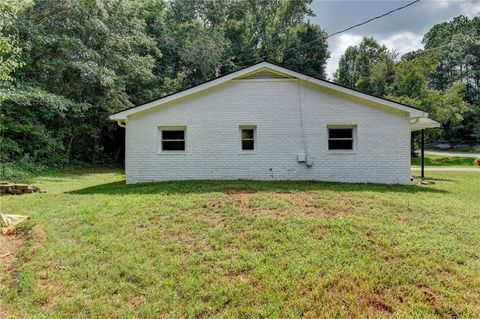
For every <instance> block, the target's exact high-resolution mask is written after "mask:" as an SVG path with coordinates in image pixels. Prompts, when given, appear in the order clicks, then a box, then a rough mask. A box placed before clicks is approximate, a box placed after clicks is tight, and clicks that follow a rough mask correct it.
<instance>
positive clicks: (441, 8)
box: [309, 0, 480, 79]
mask: <svg viewBox="0 0 480 319" xmlns="http://www.w3.org/2000/svg"><path fill="white" fill-rule="evenodd" d="M411 1H412V0H410V1H402V0H369V1H351V0H313V2H312V4H311V5H310V8H311V9H312V10H313V12H314V13H315V15H316V16H315V17H310V18H309V20H310V21H311V22H313V23H315V24H318V25H320V26H321V27H322V28H324V29H325V30H326V31H327V33H333V32H335V31H338V30H341V29H344V28H347V27H349V26H351V25H354V24H356V23H359V22H363V21H365V20H367V19H369V18H372V17H374V16H377V15H380V14H383V13H385V12H387V11H390V10H392V9H395V8H397V7H400V6H403V5H405V4H407V3H409V2H411ZM460 14H463V15H466V16H468V17H470V18H472V17H474V16H480V0H421V1H420V2H418V3H416V4H414V5H412V6H410V7H407V8H405V9H403V10H400V11H397V12H394V13H392V14H390V15H388V16H386V17H383V18H381V19H379V20H375V21H372V22H370V23H368V24H366V25H364V26H360V27H358V28H356V29H353V30H349V31H347V32H345V33H342V34H339V35H337V36H334V37H331V38H329V40H328V44H329V50H330V55H331V57H330V59H329V60H328V62H327V76H328V78H330V79H331V78H333V73H334V72H335V71H336V69H337V67H338V61H339V60H340V57H341V55H342V54H343V52H344V51H345V49H346V48H347V47H348V46H350V45H356V44H358V43H359V42H360V41H361V40H362V37H363V36H373V37H375V38H376V39H377V40H378V41H379V42H381V43H383V44H385V45H386V46H387V47H388V48H389V49H394V50H396V51H397V52H398V53H399V54H400V55H402V54H404V53H406V52H409V51H412V50H416V49H420V48H423V45H422V37H423V35H424V34H425V33H426V32H427V31H428V30H429V29H430V28H431V27H432V26H434V25H435V24H437V23H441V22H444V21H447V20H451V19H452V18H453V17H456V16H458V15H460Z"/></svg>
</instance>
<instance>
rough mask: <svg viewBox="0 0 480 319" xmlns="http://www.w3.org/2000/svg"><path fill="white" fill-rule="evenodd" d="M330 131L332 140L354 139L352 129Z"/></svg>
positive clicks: (333, 129) (332, 129)
mask: <svg viewBox="0 0 480 319" xmlns="http://www.w3.org/2000/svg"><path fill="white" fill-rule="evenodd" d="M328 131H329V137H330V138H352V129H351V128H331V129H329V130H328Z"/></svg>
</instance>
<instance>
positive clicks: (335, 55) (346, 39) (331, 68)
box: [327, 33, 362, 79]
mask: <svg viewBox="0 0 480 319" xmlns="http://www.w3.org/2000/svg"><path fill="white" fill-rule="evenodd" d="M360 41H362V36H361V35H358V34H352V33H343V34H341V35H339V36H338V37H333V38H332V39H330V40H329V41H328V44H329V48H330V59H328V61H327V76H328V77H329V78H331V79H333V73H334V72H335V71H336V70H337V68H338V62H340V57H341V56H342V54H343V53H344V52H345V50H346V49H347V48H348V47H349V46H351V45H357V44H359V43H360Z"/></svg>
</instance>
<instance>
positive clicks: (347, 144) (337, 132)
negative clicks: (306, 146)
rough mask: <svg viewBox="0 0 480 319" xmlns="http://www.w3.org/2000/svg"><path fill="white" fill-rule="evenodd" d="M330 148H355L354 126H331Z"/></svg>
mask: <svg viewBox="0 0 480 319" xmlns="http://www.w3.org/2000/svg"><path fill="white" fill-rule="evenodd" d="M328 149H329V150H353V128H329V129H328Z"/></svg>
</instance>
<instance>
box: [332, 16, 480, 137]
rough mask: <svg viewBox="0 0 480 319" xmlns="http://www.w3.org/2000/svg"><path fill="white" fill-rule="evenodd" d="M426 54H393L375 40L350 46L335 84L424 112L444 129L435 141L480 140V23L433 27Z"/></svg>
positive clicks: (431, 132) (455, 22)
mask: <svg viewBox="0 0 480 319" xmlns="http://www.w3.org/2000/svg"><path fill="white" fill-rule="evenodd" d="M423 43H424V45H425V51H424V50H418V51H414V52H409V53H407V54H405V55H404V56H402V58H401V60H400V61H395V54H393V53H392V52H391V51H388V49H387V48H386V47H385V46H383V45H380V44H379V43H378V42H377V41H375V40H374V39H373V38H364V39H363V40H362V42H361V43H360V44H359V45H357V46H350V47H348V48H347V50H346V51H345V53H344V54H343V55H342V57H341V59H340V63H339V66H338V70H337V72H336V73H335V81H336V82H337V83H339V84H343V85H346V86H349V87H352V88H355V89H358V90H360V91H363V92H365V93H370V94H374V95H378V96H385V97H387V98H389V99H392V100H396V101H399V102H402V103H405V104H409V105H412V106H414V107H417V108H420V109H422V110H425V111H426V112H428V113H429V114H430V116H431V117H433V118H434V119H435V120H437V121H439V122H440V123H441V124H442V128H441V129H440V130H438V129H437V130H429V131H428V133H427V134H428V136H435V137H436V138H465V139H473V138H479V139H480V120H479V118H480V18H478V17H475V18H473V19H468V18H467V17H464V16H459V17H456V18H454V19H453V20H452V21H449V22H444V23H441V24H437V25H435V26H433V27H432V28H431V29H430V31H428V32H427V34H426V35H425V37H424V39H423Z"/></svg>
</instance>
